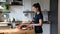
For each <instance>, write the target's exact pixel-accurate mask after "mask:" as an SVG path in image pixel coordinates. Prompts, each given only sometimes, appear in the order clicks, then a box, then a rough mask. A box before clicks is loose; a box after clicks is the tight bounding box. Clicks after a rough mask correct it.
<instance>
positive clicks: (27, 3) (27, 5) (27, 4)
mask: <svg viewBox="0 0 60 34" xmlns="http://www.w3.org/2000/svg"><path fill="white" fill-rule="evenodd" d="M34 3H40V6H41V10H42V11H50V0H23V5H24V9H25V10H29V11H30V10H32V5H33V4H34Z"/></svg>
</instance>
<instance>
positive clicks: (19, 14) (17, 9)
mask: <svg viewBox="0 0 60 34" xmlns="http://www.w3.org/2000/svg"><path fill="white" fill-rule="evenodd" d="M25 2H27V1H25ZM23 4H24V3H23ZM25 5H26V6H27V7H26V6H25ZM28 7H29V3H25V4H24V5H23V6H10V11H11V13H10V14H9V18H12V17H14V18H15V19H16V21H20V20H29V19H30V18H27V17H25V15H24V14H23V11H26V10H27V9H30V11H31V7H29V8H28ZM42 13H43V17H44V21H48V13H47V12H46V11H43V12H42Z"/></svg>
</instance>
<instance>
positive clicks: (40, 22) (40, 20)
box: [30, 19, 43, 26]
mask: <svg viewBox="0 0 60 34" xmlns="http://www.w3.org/2000/svg"><path fill="white" fill-rule="evenodd" d="M42 22H43V20H42V19H39V23H38V24H30V25H31V26H42Z"/></svg>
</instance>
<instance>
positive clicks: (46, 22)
mask: <svg viewBox="0 0 60 34" xmlns="http://www.w3.org/2000/svg"><path fill="white" fill-rule="evenodd" d="M21 22H22V21H16V23H17V24H18V23H21ZM0 24H11V23H10V22H0ZM43 24H51V22H50V21H43Z"/></svg>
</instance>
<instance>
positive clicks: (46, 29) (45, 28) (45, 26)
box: [42, 24, 50, 34]
mask: <svg viewBox="0 0 60 34" xmlns="http://www.w3.org/2000/svg"><path fill="white" fill-rule="evenodd" d="M42 28H43V34H50V24H43V26H42Z"/></svg>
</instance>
